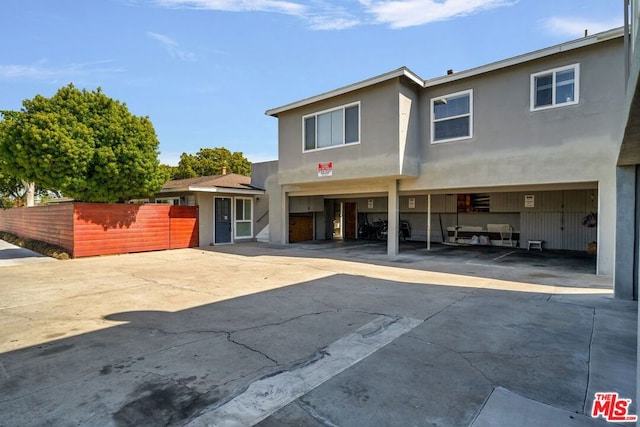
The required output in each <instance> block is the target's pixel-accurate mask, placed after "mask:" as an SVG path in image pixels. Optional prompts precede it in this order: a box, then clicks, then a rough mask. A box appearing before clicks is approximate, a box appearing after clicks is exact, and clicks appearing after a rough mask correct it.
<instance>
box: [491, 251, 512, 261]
mask: <svg viewBox="0 0 640 427" xmlns="http://www.w3.org/2000/svg"><path fill="white" fill-rule="evenodd" d="M515 252H516V251H511V252H507V253H506V254H502V255H500V256H499V257H496V258H494V259H493V260H492V261H498V260H499V259H502V258H504V257H507V256H509V255H511V254H513V253H515Z"/></svg>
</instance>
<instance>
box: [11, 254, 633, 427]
mask: <svg viewBox="0 0 640 427" xmlns="http://www.w3.org/2000/svg"><path fill="white" fill-rule="evenodd" d="M517 255H518V256H520V257H521V258H524V257H526V256H527V255H526V254H517ZM533 256H539V255H533ZM497 259H499V261H495V262H492V261H491V260H497ZM556 261H557V260H554V263H553V265H550V266H548V267H541V266H540V265H541V264H540V261H539V260H537V261H536V266H531V265H526V264H514V263H513V262H512V263H504V262H505V258H503V256H502V255H499V254H498V255H497V256H494V257H493V258H490V259H488V260H484V259H483V260H478V259H474V262H473V263H468V262H465V261H464V260H461V259H457V258H455V257H453V256H452V255H451V254H448V255H447V256H446V257H441V258H438V257H437V256H430V255H429V256H427V255H425V254H424V253H413V254H405V255H402V256H401V257H398V258H396V259H392V260H389V259H388V258H386V257H384V256H383V255H381V254H380V253H379V252H378V251H377V250H376V249H375V248H374V249H371V251H370V252H367V250H362V251H358V252H357V253H356V252H353V251H352V249H351V248H345V250H341V249H339V248H336V247H332V246H326V247H322V246H318V245H315V246H304V245H300V246H293V247H290V248H271V247H268V246H267V245H263V244H242V245H234V246H225V247H215V248H201V249H185V250H175V251H165V252H151V253H142V254H130V255H122V256H109V257H98V258H88V259H78V260H69V261H56V262H50V263H43V264H32V265H22V266H20V265H14V266H7V267H2V268H1V269H0V274H1V275H0V426H14V425H23V426H38V425H56V426H57V425H63V426H66V425H83V426H85V425H87V426H88V425H101V426H109V425H111V426H133V425H135V426H157V425H167V426H174V425H175V426H180V425H194V426H195V425H219V424H221V421H220V420H221V419H222V420H223V421H225V423H224V424H226V425H251V424H256V425H259V426H262V427H268V426H282V425H299V426H352V425H362V426H367V425H372V426H373V425H376V426H378V425H415V426H431V425H441V426H464V425H467V426H468V425H473V426H474V427H479V426H489V425H507V424H513V422H514V420H517V423H516V424H517V425H525V426H526V425H608V423H606V422H605V421H604V420H602V419H598V420H593V419H591V418H590V417H589V413H590V410H591V405H592V401H593V396H594V394H595V392H603V391H615V392H618V393H619V394H620V396H621V397H626V398H632V399H634V405H633V407H632V413H635V412H634V411H635V387H636V377H635V361H636V351H635V349H636V326H635V325H636V319H637V317H636V312H637V311H636V307H637V306H636V304H635V303H633V302H626V301H617V300H614V299H612V295H611V291H610V279H607V278H601V277H596V276H594V275H591V274H588V273H585V272H584V271H583V270H576V269H574V268H573V266H571V267H569V268H564V269H563V268H560V267H558V265H557V263H556ZM499 262H503V263H502V264H499ZM560 265H561V264H560ZM403 319H404V320H403ZM399 321H400V323H402V322H407V323H406V324H407V325H410V326H411V327H410V328H407V329H406V330H404V329H403V330H399V331H398V332H397V335H393V336H389V337H386V338H385V335H384V334H386V333H389V332H390V331H391V330H390V329H389V328H390V327H391V326H390V325H395V323H396V322H399ZM366 325H381V326H380V327H378V328H373V329H371V328H370V330H368V329H367V328H366ZM396 326H397V325H396ZM393 327H395V326H393ZM362 328H364V329H362ZM382 338H384V339H382ZM368 339H373V340H374V341H375V340H376V339H380V340H381V341H380V343H378V344H376V343H375V342H373V343H369V342H367V340H368ZM369 344H371V345H372V347H371V350H362V348H363V347H362V346H363V345H369ZM377 345H379V347H378V346H377ZM363 355H364V356H363ZM265 384H266V385H267V386H266V387H265V388H262V389H260V388H258V386H260V385H265ZM255 390H259V391H255ZM252 392H253V393H254V394H253V395H251V393H252ZM247 396H248V397H249V398H247V399H245V400H242V399H244V398H245V397H247ZM256 396H257V397H256ZM267 401H276V402H277V403H276V404H274V405H271V406H269V405H266V404H265V402H267ZM234 402H236V403H234ZM237 402H240V403H239V404H238V403H237ZM247 402H249V403H247ZM234 404H237V405H239V406H236V407H235V409H234V408H233V407H232V405H234ZM242 405H249V406H242ZM267 406H268V407H267ZM229 408H231V409H233V410H235V411H236V413H241V414H242V416H245V415H246V414H248V413H250V412H251V413H252V414H256V415H252V417H251V418H245V419H242V418H238V419H236V418H233V419H232V417H230V416H228V417H226V418H225V417H222V418H220V417H218V418H216V414H218V415H219V414H221V413H222V414H228V413H231V412H224V411H230V410H231V409H229ZM237 408H240V410H237ZM242 408H245V409H242ZM265 408H266V409H265ZM216 411H217V412H216ZM234 417H235V416H234ZM572 423H573V424H572Z"/></svg>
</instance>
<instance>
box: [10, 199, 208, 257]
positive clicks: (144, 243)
mask: <svg viewBox="0 0 640 427" xmlns="http://www.w3.org/2000/svg"><path fill="white" fill-rule="evenodd" d="M0 231H5V232H8V233H11V234H15V235H17V236H20V237H23V238H28V239H33V240H39V241H43V242H46V243H49V244H52V245H56V246H59V247H62V248H64V249H66V250H67V251H69V252H70V253H71V255H72V256H73V257H74V258H79V257H86V256H94V255H107V254H122V253H128V252H144V251H153V250H163V249H178V248H190V247H195V246H198V208H197V207H194V206H169V205H129V204H102V203H68V204H61V205H54V206H36V207H31V208H14V209H8V210H0Z"/></svg>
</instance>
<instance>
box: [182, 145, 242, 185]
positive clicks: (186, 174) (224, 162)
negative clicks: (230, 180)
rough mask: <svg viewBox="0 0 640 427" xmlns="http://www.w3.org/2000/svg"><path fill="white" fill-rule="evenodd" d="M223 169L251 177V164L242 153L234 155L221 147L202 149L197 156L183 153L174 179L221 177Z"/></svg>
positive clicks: (238, 152)
mask: <svg viewBox="0 0 640 427" xmlns="http://www.w3.org/2000/svg"><path fill="white" fill-rule="evenodd" d="M223 167H226V172H227V173H237V174H239V175H246V176H250V175H251V162H250V161H249V160H248V159H247V158H246V157H244V156H243V155H242V152H240V151H236V152H234V153H232V152H231V151H229V150H228V149H226V148H223V147H219V148H202V149H200V151H198V152H197V153H196V154H187V153H182V155H181V156H180V162H179V163H178V166H177V167H176V169H175V171H174V175H173V178H174V179H182V178H195V177H197V176H208V175H221V174H222V168H223Z"/></svg>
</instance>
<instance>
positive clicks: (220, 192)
mask: <svg viewBox="0 0 640 427" xmlns="http://www.w3.org/2000/svg"><path fill="white" fill-rule="evenodd" d="M260 198H262V199H263V201H262V203H261V200H260ZM149 201H150V202H151V203H168V204H171V205H184V206H198V212H199V218H198V223H199V227H200V229H199V235H200V243H199V246H209V245H217V244H225V243H235V242H240V241H252V240H254V239H255V236H256V235H257V234H258V233H259V232H260V231H261V230H262V228H264V226H265V225H266V222H267V221H266V219H262V220H260V216H264V215H265V214H266V204H267V202H266V197H265V191H264V189H263V188H261V187H260V186H258V185H255V181H254V183H252V179H251V178H250V177H248V176H243V175H237V174H227V175H214V176H202V177H197V178H187V179H178V180H174V181H169V182H167V183H166V184H165V185H164V186H163V187H162V189H161V190H160V192H158V194H156V197H155V198H152V199H150V200H149ZM263 207H264V211H263ZM259 220H260V221H259Z"/></svg>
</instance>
